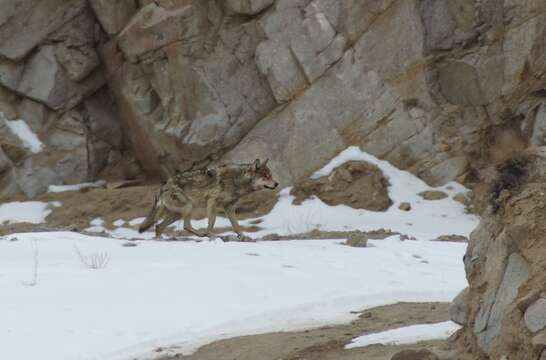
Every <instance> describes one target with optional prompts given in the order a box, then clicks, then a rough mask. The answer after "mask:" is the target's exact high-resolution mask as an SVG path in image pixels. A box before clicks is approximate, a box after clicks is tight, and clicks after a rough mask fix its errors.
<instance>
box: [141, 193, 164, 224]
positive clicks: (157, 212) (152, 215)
mask: <svg viewBox="0 0 546 360" xmlns="http://www.w3.org/2000/svg"><path fill="white" fill-rule="evenodd" d="M158 202H159V195H155V197H154V204H153V206H152V208H151V209H150V211H149V212H148V215H147V216H146V219H144V221H143V222H142V224H140V226H139V228H138V232H139V233H143V232H144V231H146V230H148V229H149V228H150V227H152V225H153V224H154V223H155V222H156V221H157V219H159V218H161V216H162V215H161V214H162V212H163V206H162V205H159V204H158Z"/></svg>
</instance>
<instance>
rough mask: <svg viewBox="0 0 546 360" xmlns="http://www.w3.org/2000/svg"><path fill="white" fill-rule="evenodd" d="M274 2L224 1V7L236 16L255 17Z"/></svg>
mask: <svg viewBox="0 0 546 360" xmlns="http://www.w3.org/2000/svg"><path fill="white" fill-rule="evenodd" d="M274 2H275V0H226V2H225V3H226V7H227V8H228V9H229V10H230V11H233V12H235V13H237V14H244V15H256V14H258V13H259V12H261V11H263V10H264V9H266V8H267V7H269V6H271V5H272V4H273V3H274Z"/></svg>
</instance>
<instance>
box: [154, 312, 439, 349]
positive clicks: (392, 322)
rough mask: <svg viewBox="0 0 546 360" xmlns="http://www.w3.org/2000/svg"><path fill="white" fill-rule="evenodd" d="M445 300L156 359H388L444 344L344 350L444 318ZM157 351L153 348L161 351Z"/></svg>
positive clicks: (437, 342)
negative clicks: (358, 340) (368, 337)
mask: <svg viewBox="0 0 546 360" xmlns="http://www.w3.org/2000/svg"><path fill="white" fill-rule="evenodd" d="M447 308H448V304H446V303H400V304H396V305H389V306H382V307H377V308H373V309H369V310H366V311H364V312H362V313H361V314H360V315H359V318H358V319H357V320H355V321H353V322H351V323H349V324H345V325H336V326H326V327H322V328H319V329H314V330H306V331H299V332H279V333H270V334H263V335H252V336H242V337H236V338H232V339H226V340H221V341H217V342H214V343H211V344H209V345H205V346H203V347H201V348H200V349H199V350H198V351H197V352H196V353H195V354H193V355H190V356H184V355H180V354H179V355H175V356H167V357H162V358H160V360H279V359H282V360H304V359H307V360H363V359H366V360H390V359H391V357H392V356H393V355H394V354H395V353H397V352H398V351H401V350H407V349H423V348H424V349H431V348H433V347H440V348H442V347H444V346H446V342H445V341H427V342H420V343H417V344H412V345H399V346H394V345H392V346H391V345H371V346H367V347H363V348H355V349H350V350H345V349H344V347H345V345H346V344H347V343H349V342H350V341H351V339H353V338H354V337H357V336H360V335H363V334H369V333H376V332H380V331H384V330H388V329H392V328H397V327H403V326H409V325H414V324H424V323H435V322H441V321H446V320H447V319H448V313H447ZM161 350H162V349H158V352H160V351H161Z"/></svg>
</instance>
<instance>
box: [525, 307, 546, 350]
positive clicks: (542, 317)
mask: <svg viewBox="0 0 546 360" xmlns="http://www.w3.org/2000/svg"><path fill="white" fill-rule="evenodd" d="M523 319H524V320H525V325H526V326H527V329H529V331H530V332H532V333H536V332H537V331H540V330H542V329H544V328H545V327H546V299H544V298H540V299H538V300H537V301H535V302H534V303H533V304H532V305H531V306H529V308H527V310H526V311H525V316H524V317H523ZM545 345H546V344H545Z"/></svg>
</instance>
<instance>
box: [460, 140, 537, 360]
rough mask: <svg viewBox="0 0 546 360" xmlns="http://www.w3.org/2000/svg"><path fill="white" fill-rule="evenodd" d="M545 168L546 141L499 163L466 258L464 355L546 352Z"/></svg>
mask: <svg viewBox="0 0 546 360" xmlns="http://www.w3.org/2000/svg"><path fill="white" fill-rule="evenodd" d="M545 174H546V151H545V148H539V149H538V151H536V152H525V153H524V155H519V156H517V157H516V158H513V159H509V160H507V161H505V162H504V163H503V164H502V165H500V166H499V167H498V169H497V173H496V177H495V180H494V181H493V183H492V185H493V186H492V187H491V192H490V193H489V196H488V201H489V206H488V207H487V210H486V211H485V212H484V214H483V216H482V222H481V224H480V226H479V227H478V228H477V229H476V230H475V231H474V232H473V233H472V235H471V237H470V243H469V246H468V249H467V252H466V255H465V258H464V264H465V269H466V275H467V279H468V282H469V284H470V287H469V288H468V289H466V290H464V291H463V292H462V293H461V294H460V295H459V296H458V297H457V298H456V299H455V300H454V302H453V304H452V306H451V309H450V315H451V317H452V319H453V320H454V321H456V322H458V323H460V324H461V325H463V326H464V328H463V330H462V331H461V333H460V334H458V337H457V342H456V343H457V345H458V351H459V353H458V356H457V357H456V358H457V359H461V360H462V359H469V360H470V359H518V360H520V359H521V360H538V359H540V360H543V359H546V351H545V349H546V305H545V304H546V297H545V291H546V288H545V284H546V282H545V276H544V264H545V261H546V260H545V259H546V258H545V256H544V254H545V250H544V246H545V243H544V236H545V234H546V226H545V223H544V217H545V216H546V212H545V209H546V176H545Z"/></svg>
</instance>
